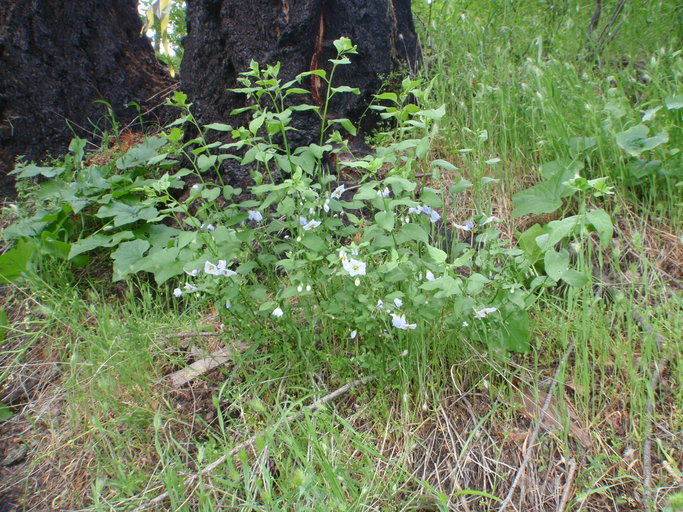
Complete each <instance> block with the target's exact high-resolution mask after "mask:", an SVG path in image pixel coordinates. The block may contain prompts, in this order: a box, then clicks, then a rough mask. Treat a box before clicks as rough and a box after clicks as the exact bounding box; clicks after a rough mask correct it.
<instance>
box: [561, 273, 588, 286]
mask: <svg viewBox="0 0 683 512" xmlns="http://www.w3.org/2000/svg"><path fill="white" fill-rule="evenodd" d="M562 280H563V281H564V282H565V283H567V284H568V285H569V286H573V287H574V288H581V287H582V286H584V285H586V283H588V282H589V281H590V279H589V278H588V276H587V275H586V274H584V273H583V272H577V271H576V270H572V269H568V270H567V271H566V272H565V273H564V274H563V275H562Z"/></svg>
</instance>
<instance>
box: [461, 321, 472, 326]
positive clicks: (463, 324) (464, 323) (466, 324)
mask: <svg viewBox="0 0 683 512" xmlns="http://www.w3.org/2000/svg"><path fill="white" fill-rule="evenodd" d="M462 326H463V327H469V326H470V324H468V323H467V322H463V323H462Z"/></svg>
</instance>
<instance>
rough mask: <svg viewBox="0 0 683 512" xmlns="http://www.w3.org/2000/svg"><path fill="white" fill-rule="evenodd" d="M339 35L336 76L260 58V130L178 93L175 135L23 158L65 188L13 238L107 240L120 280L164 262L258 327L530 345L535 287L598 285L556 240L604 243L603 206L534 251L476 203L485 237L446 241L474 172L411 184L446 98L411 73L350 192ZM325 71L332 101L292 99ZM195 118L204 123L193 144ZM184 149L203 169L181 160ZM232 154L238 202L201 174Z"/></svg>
mask: <svg viewBox="0 0 683 512" xmlns="http://www.w3.org/2000/svg"><path fill="white" fill-rule="evenodd" d="M335 46H336V47H337V50H338V56H337V58H336V59H333V60H332V61H331V62H332V70H331V72H330V73H329V76H328V75H327V74H326V73H325V72H324V71H321V70H318V71H315V72H307V73H303V74H301V75H299V76H298V77H297V78H296V79H295V80H291V81H289V82H286V83H283V82H282V81H281V79H280V78H279V65H274V66H268V67H266V68H265V69H262V68H260V67H259V66H258V64H256V63H252V64H251V66H250V69H249V70H248V71H246V72H244V73H242V76H241V78H240V84H241V85H242V87H241V88H239V89H236V92H239V93H242V94H244V95H245V96H246V98H247V105H248V106H246V107H245V108H243V109H240V111H239V112H244V111H248V112H250V115H251V121H250V122H249V124H248V126H243V127H239V128H234V129H233V128H232V127H230V126H228V125H224V124H220V123H214V124H211V125H208V126H205V127H202V126H199V125H198V124H197V123H196V121H195V120H194V117H193V115H192V113H191V109H190V105H189V104H188V103H187V98H186V96H185V95H183V94H182V93H179V92H178V93H176V94H175V96H174V98H173V100H172V102H171V104H172V105H174V106H175V107H177V108H179V109H181V111H182V116H181V117H180V118H179V120H178V121H176V122H174V123H172V125H171V126H170V127H169V131H168V132H167V133H166V134H162V135H158V136H156V137H151V138H149V139H147V140H145V141H144V142H143V143H142V144H140V145H138V146H136V147H134V148H132V149H130V150H129V151H128V152H127V153H125V154H123V155H120V156H118V157H117V158H115V159H113V160H112V161H111V162H110V163H109V164H107V165H86V164H85V162H84V161H83V154H82V153H77V152H76V151H72V155H71V157H70V158H67V159H66V160H65V162H64V164H63V165H62V166H56V167H52V168H38V167H35V166H33V165H27V166H23V167H20V168H19V169H17V171H16V174H17V176H18V177H19V178H20V179H30V178H33V177H35V176H38V175H42V176H45V177H50V178H51V179H50V181H44V182H42V183H41V184H39V185H38V189H37V190H36V192H35V197H36V198H37V199H46V198H48V197H49V198H52V200H51V201H50V202H49V203H47V206H45V207H44V208H42V209H41V210H40V211H38V212H36V214H35V215H33V216H32V217H30V218H28V219H24V220H21V221H19V222H18V223H17V224H16V225H15V226H13V227H11V228H10V229H8V231H7V232H8V234H9V236H15V237H17V238H20V239H21V240H22V242H20V244H18V245H17V249H15V251H18V250H21V248H23V250H24V251H26V247H29V246H30V247H36V248H37V249H36V250H37V251H38V252H39V253H40V254H42V255H47V256H50V257H54V258H61V259H68V260H70V261H72V262H73V263H75V264H76V265H81V266H82V265H85V264H86V263H87V261H88V257H89V255H90V254H93V253H100V254H102V253H108V254H109V255H110V257H111V259H112V260H113V267H112V268H113V280H114V281H118V280H122V279H126V278H128V277H130V276H133V275H135V274H138V273H150V274H152V275H153V276H154V278H155V280H156V282H157V283H158V284H162V283H165V282H166V281H168V280H171V279H175V280H178V278H179V277H180V276H184V275H187V276H189V277H185V279H183V281H185V282H184V283H182V284H181V286H178V287H177V288H175V290H174V295H175V296H176V297H178V298H179V299H180V300H182V301H185V302H191V301H195V300H197V299H198V298H204V299H209V300H211V301H212V302H213V303H214V304H215V306H216V308H217V309H218V310H219V311H221V313H222V314H223V315H232V316H236V317H239V318H241V319H243V320H245V321H249V322H253V321H263V320H264V319H265V318H266V317H270V318H271V319H272V321H274V322H276V323H279V324H280V325H281V326H282V327H283V328H285V329H287V328H296V327H295V326H297V325H298V324H299V323H300V322H302V321H304V322H305V324H306V325H307V326H309V328H311V327H312V328H316V329H318V328H323V327H324V328H326V329H328V330H329V329H331V330H333V331H334V332H337V333H338V334H339V335H341V336H352V337H356V336H359V337H362V338H363V339H365V340H367V347H368V349H370V348H371V347H372V344H373V343H378V342H380V340H382V339H384V338H399V339H400V338H402V337H403V336H406V337H409V336H413V335H414V334H412V333H411V332H412V331H417V332H420V331H422V330H423V329H429V328H430V326H431V325H433V323H434V322H438V323H439V324H440V326H441V328H442V329H444V330H445V331H448V332H450V333H451V334H450V335H451V336H453V337H459V336H469V337H471V338H474V339H478V340H481V341H482V342H484V343H486V344H487V345H488V346H489V347H491V348H500V349H504V350H526V349H527V348H528V343H529V326H528V323H529V320H528V314H527V309H528V307H529V306H530V304H531V303H532V302H533V301H534V297H535V295H534V294H535V292H537V291H538V290H540V289H541V288H543V287H545V286H548V285H553V284H554V283H555V282H558V281H563V282H564V283H566V284H569V285H570V286H582V285H583V284H585V283H586V282H587V281H588V277H587V276H585V275H584V274H581V273H579V272H577V271H575V270H571V269H569V254H568V253H567V251H566V250H565V249H560V250H559V251H557V250H556V249H555V247H556V245H557V244H558V243H560V242H561V241H563V240H574V239H579V238H581V237H582V236H584V234H585V233H586V232H588V231H591V230H598V231H599V233H600V235H601V238H602V237H603V236H604V238H605V240H607V239H608V237H609V236H610V232H609V230H610V229H611V224H610V222H609V217H608V216H606V214H604V212H603V211H602V210H600V211H591V212H588V213H585V214H582V215H581V216H575V217H569V218H567V219H564V220H563V221H556V223H550V224H549V225H548V226H546V227H545V228H543V229H542V230H541V231H540V232H538V234H537V236H536V237H535V244H536V246H535V247H533V250H532V251H529V250H528V249H527V250H522V249H520V248H511V247H509V246H507V244H506V243H504V242H503V241H502V240H501V232H500V230H499V229H498V222H499V221H498V219H496V218H495V217H490V216H485V215H476V216H475V217H473V218H472V219H471V220H470V221H469V222H468V223H467V224H466V225H465V226H456V229H458V230H459V231H460V230H462V231H463V232H467V234H468V236H469V237H470V238H471V240H472V241H473V243H468V242H465V241H464V240H460V239H459V238H458V235H457V233H451V234H450V235H449V237H450V239H451V241H450V242H449V243H446V244H445V243H444V230H447V228H445V226H444V222H443V220H442V218H441V216H442V214H441V213H439V210H441V209H442V208H443V207H444V204H446V201H445V199H446V197H445V196H446V195H453V194H458V193H460V192H462V191H463V190H465V189H466V188H468V187H469V186H470V185H471V183H470V182H468V181H466V180H461V181H459V182H457V183H456V184H455V185H454V186H453V187H451V189H450V191H445V190H437V189H433V188H429V187H426V186H424V184H422V183H419V182H418V181H416V180H415V178H414V174H415V171H416V169H418V168H419V167H420V166H421V165H422V163H421V162H422V161H424V160H425V159H426V157H427V155H428V153H429V149H430V140H431V139H432V137H433V135H434V133H435V132H436V129H437V126H438V122H439V120H440V119H441V118H442V117H443V116H444V114H445V108H444V107H443V106H441V107H438V108H425V106H424V105H425V104H426V103H427V102H428V99H429V95H430V89H431V87H430V86H427V87H423V84H422V83H421V82H419V81H415V80H409V79H406V80H404V81H403V83H402V85H401V90H400V91H399V92H398V93H384V94H382V95H380V96H379V98H378V101H382V102H383V103H382V104H381V105H375V106H374V107H373V108H374V109H375V110H377V111H378V112H379V113H380V115H381V116H382V117H383V118H385V119H387V120H391V122H392V123H393V128H392V129H391V130H389V131H387V132H385V133H383V134H380V137H381V138H382V140H383V141H384V146H382V147H379V148H377V150H376V152H375V153H374V154H372V155H369V156H367V157H365V158H362V159H351V161H348V162H346V161H344V162H343V163H342V164H341V166H342V167H343V166H346V167H350V168H352V169H357V170H361V169H362V170H363V177H362V179H361V183H360V184H359V185H357V186H355V187H352V188H354V189H356V188H357V190H355V191H353V193H352V191H351V190H350V189H349V190H347V189H346V185H345V184H339V177H338V175H337V174H336V173H337V172H339V171H340V170H339V169H334V168H331V167H330V165H329V162H330V161H331V158H330V156H331V155H335V154H339V153H342V152H348V150H347V148H346V142H345V139H344V136H343V135H342V133H341V132H340V131H339V130H338V129H337V128H340V129H342V130H344V131H346V132H347V133H350V134H352V135H353V134H355V128H354V127H353V126H352V125H351V124H350V123H349V121H348V120H346V119H329V118H328V115H327V107H328V105H329V102H330V99H331V98H332V97H333V96H334V95H336V94H345V93H351V94H357V93H358V91H357V90H355V89H352V88H348V87H343V86H334V85H333V82H332V80H333V77H334V74H335V71H336V69H337V67H338V66H342V65H348V64H349V63H350V60H349V55H351V54H353V53H355V47H354V46H353V45H352V44H351V42H350V41H349V40H348V39H343V38H342V39H340V40H339V41H337V42H336V43H335ZM312 73H313V74H315V75H316V76H317V77H318V78H319V79H320V80H322V81H323V82H324V83H325V84H326V86H327V95H326V98H325V101H324V103H323V106H322V107H317V106H310V105H307V104H298V105H297V104H295V105H293V106H286V101H285V100H286V99H287V98H288V97H289V96H291V95H299V94H303V93H305V92H306V91H305V90H304V89H302V88H301V82H302V80H303V79H304V78H305V77H307V76H310V75H311V74H312ZM411 99H412V101H411ZM304 110H306V111H312V112H313V113H315V114H317V116H318V118H319V119H320V125H321V128H320V139H319V141H318V143H314V144H310V145H309V146H306V147H299V148H296V149H293V150H292V149H290V147H289V145H288V142H287V135H288V134H289V133H290V132H291V131H292V130H293V129H294V128H293V127H292V125H291V122H292V119H293V117H294V116H295V115H296V113H297V112H300V111H304ZM185 123H189V124H190V125H191V126H193V127H194V129H195V130H196V132H197V133H198V135H197V136H196V137H195V138H193V139H191V140H189V141H187V142H184V143H183V142H181V141H182V139H183V132H182V130H183V128H182V127H183V126H184V125H185ZM211 130H215V131H219V132H229V133H230V134H231V135H232V142H229V143H225V144H224V143H221V142H214V143H209V142H207V140H208V137H207V133H208V132H209V131H211ZM74 147H75V148H81V147H82V144H75V145H74ZM226 150H227V152H224V151H226ZM238 155H242V156H238ZM181 156H182V157H186V158H187V159H188V160H190V161H191V162H192V165H193V168H192V169H184V168H183V169H180V170H174V169H177V164H176V159H177V158H179V157H181ZM227 158H233V159H237V160H238V161H239V162H240V163H241V164H242V165H249V166H250V167H251V169H252V177H253V178H254V183H255V184H254V185H253V186H252V187H250V189H249V191H248V192H249V199H246V200H236V198H237V197H239V196H240V194H241V192H242V191H241V190H239V189H234V188H232V187H230V186H227V185H222V184H219V183H214V182H212V181H207V180H205V179H204V175H205V174H207V173H209V172H217V171H218V168H219V166H220V163H221V162H222V161H223V160H225V159H227ZM551 167H552V166H550V165H549V166H548V167H547V169H548V170H547V172H548V174H549V175H550V174H551ZM555 167H557V168H558V169H560V170H562V169H564V168H563V167H562V166H561V165H557V166H555ZM568 168H569V169H573V168H572V167H571V166H569V167H568ZM381 169H388V171H382V172H381V173H380V170H381ZM431 169H432V176H433V177H435V178H438V176H439V173H440V172H441V170H446V171H449V172H452V171H454V170H455V167H454V166H453V165H452V164H450V163H448V162H445V161H443V160H435V161H434V162H432V164H431ZM552 172H553V173H554V172H555V171H552ZM190 174H192V175H194V176H196V177H197V178H198V179H199V180H200V181H199V182H198V183H197V184H195V185H193V186H192V187H191V188H190V189H189V195H188V197H187V198H185V199H183V200H178V199H176V198H175V196H174V195H172V194H171V191H172V190H173V189H180V188H182V187H183V186H184V178H185V177H186V176H188V175H190ZM559 174H560V175H561V176H562V178H565V177H566V176H565V174H566V173H565V172H564V171H562V172H560V173H559ZM553 176H554V174H553ZM551 179H554V178H553V177H552V176H551ZM218 181H219V182H220V175H219V174H218ZM491 181H492V180H490V179H487V178H483V179H482V183H490V182H491ZM577 183H578V182H576V181H574V182H571V181H570V185H569V186H566V187H565V185H564V180H563V181H562V182H561V183H559V182H558V183H556V184H555V185H554V187H555V188H557V189H560V188H561V187H565V188H566V192H565V191H563V192H562V193H563V194H566V195H570V194H573V193H578V192H576V191H578V190H582V191H583V190H584V189H586V190H593V189H594V188H595V187H596V186H597V185H595V184H591V183H590V182H585V183H584V182H581V184H580V185H578V184H577ZM582 187H583V188H582ZM563 190H564V189H563ZM219 198H220V200H219ZM449 199H450V198H449ZM450 201H452V200H450ZM534 201H535V200H534ZM520 207H521V208H524V205H523V204H521V205H520ZM22 233H23V234H25V233H31V234H32V236H29V237H26V236H20V234H22ZM22 244H23V245H22ZM525 244H526V245H527V246H528V245H530V243H528V241H525ZM523 247H524V246H523ZM541 259H542V261H543V262H544V264H545V269H546V274H547V275H545V276H536V278H534V279H529V277H532V274H534V273H535V270H534V267H533V266H532V263H534V262H535V261H536V260H541ZM22 268H23V267H22ZM18 271H19V268H18V269H17V272H18ZM15 273H16V272H15ZM285 319H286V320H285ZM382 343H384V342H382Z"/></svg>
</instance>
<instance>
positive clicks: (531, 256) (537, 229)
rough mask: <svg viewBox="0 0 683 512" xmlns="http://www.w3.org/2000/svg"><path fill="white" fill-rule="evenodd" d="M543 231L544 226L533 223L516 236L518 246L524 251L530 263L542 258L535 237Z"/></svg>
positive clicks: (543, 232) (541, 252) (544, 231)
mask: <svg viewBox="0 0 683 512" xmlns="http://www.w3.org/2000/svg"><path fill="white" fill-rule="evenodd" d="M545 233H546V230H545V228H543V227H541V226H540V225H539V224H534V225H533V226H531V227H530V228H528V229H527V230H526V231H525V232H524V233H522V234H521V235H520V236H519V238H518V240H519V246H520V247H521V249H522V250H523V251H524V254H526V257H527V259H528V260H529V262H530V263H531V264H534V263H536V262H537V261H540V260H542V259H543V250H542V249H541V248H540V247H539V246H538V244H537V243H536V239H537V238H538V237H539V236H541V235H543V234H545Z"/></svg>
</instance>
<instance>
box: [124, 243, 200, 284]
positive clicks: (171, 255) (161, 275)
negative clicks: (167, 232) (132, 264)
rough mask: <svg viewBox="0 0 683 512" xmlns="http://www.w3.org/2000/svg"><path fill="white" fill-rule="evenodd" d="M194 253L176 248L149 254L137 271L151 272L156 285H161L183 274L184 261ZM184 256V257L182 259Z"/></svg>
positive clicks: (163, 249)
mask: <svg viewBox="0 0 683 512" xmlns="http://www.w3.org/2000/svg"><path fill="white" fill-rule="evenodd" d="M193 252H194V251H191V250H189V249H179V248H178V247H169V248H162V249H158V250H154V251H150V253H149V254H148V255H147V256H146V257H145V258H144V262H141V264H140V265H139V268H138V272H139V271H145V272H151V273H152V274H154V280H155V281H156V282H157V284H163V283H165V282H166V281H168V280H169V279H170V278H172V277H175V276H177V275H180V274H182V273H183V267H184V265H185V260H186V259H188V258H189V257H191V255H192V254H193ZM183 256H185V257H183Z"/></svg>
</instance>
